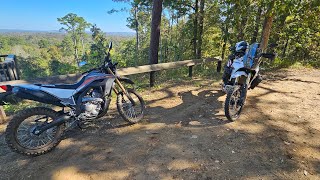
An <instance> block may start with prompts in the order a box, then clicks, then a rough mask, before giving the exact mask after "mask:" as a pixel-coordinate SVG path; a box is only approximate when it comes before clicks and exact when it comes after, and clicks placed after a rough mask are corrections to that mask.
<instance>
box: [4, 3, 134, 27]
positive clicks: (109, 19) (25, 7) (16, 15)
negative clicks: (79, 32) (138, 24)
mask: <svg viewBox="0 0 320 180" xmlns="http://www.w3.org/2000/svg"><path fill="white" fill-rule="evenodd" d="M0 2H1V10H0V29H19V30H40V31H51V30H59V29H60V28H61V27H62V26H61V25H60V24H59V22H58V21H57V18H58V17H63V16H65V15H66V14H68V13H75V14H77V15H78V16H81V17H83V18H84V19H85V20H86V21H87V22H89V23H92V24H97V26H98V27H99V28H101V29H102V30H103V31H105V32H133V30H131V29H129V28H128V27H127V26H126V25H127V17H129V12H118V13H114V14H111V15H110V14H108V13H107V12H108V11H109V10H111V9H113V8H114V9H121V8H125V7H126V8H130V5H129V3H124V2H113V1H112V0H0Z"/></svg>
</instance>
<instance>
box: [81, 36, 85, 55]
mask: <svg viewBox="0 0 320 180" xmlns="http://www.w3.org/2000/svg"><path fill="white" fill-rule="evenodd" d="M83 39H84V38H83V37H82V38H81V45H82V52H81V53H82V56H83V55H84V40H83Z"/></svg>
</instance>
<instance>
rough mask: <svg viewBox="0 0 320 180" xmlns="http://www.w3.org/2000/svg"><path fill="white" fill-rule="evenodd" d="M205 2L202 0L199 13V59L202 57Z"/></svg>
mask: <svg viewBox="0 0 320 180" xmlns="http://www.w3.org/2000/svg"><path fill="white" fill-rule="evenodd" d="M204 3H205V0H200V13H199V34H198V44H197V46H198V47H197V48H198V50H197V59H200V58H201V57H202V54H201V53H202V34H203V18H204Z"/></svg>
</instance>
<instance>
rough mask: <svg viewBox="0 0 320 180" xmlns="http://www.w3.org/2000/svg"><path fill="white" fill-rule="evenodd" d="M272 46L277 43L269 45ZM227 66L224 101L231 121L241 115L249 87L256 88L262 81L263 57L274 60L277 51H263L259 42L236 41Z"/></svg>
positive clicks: (226, 114) (226, 113) (225, 109)
mask: <svg viewBox="0 0 320 180" xmlns="http://www.w3.org/2000/svg"><path fill="white" fill-rule="evenodd" d="M269 47H270V48H274V47H276V44H271V45H269ZM230 50H231V51H232V52H233V54H232V55H230V56H229V60H228V62H227V64H226V66H225V72H224V75H223V81H224V84H223V89H224V91H225V92H226V93H227V97H226V100H225V103H224V111H225V116H226V117H227V118H228V120H230V121H235V120H237V119H238V118H239V117H240V114H241V111H242V109H243V107H244V104H245V101H246V97H247V91H248V89H254V88H255V87H256V86H257V85H258V84H259V83H260V82H261V81H262V78H261V76H260V75H259V69H260V68H259V66H260V64H261V62H262V57H263V58H268V59H271V60H274V58H275V56H276V54H275V53H263V52H262V50H261V49H260V48H259V43H253V44H251V45H250V46H249V44H248V43H247V42H245V41H241V42H238V43H236V45H235V46H234V47H231V48H230Z"/></svg>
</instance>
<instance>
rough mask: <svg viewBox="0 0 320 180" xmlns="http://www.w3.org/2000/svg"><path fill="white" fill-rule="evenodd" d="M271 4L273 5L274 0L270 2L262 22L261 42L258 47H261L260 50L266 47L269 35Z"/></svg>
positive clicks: (271, 19)
mask: <svg viewBox="0 0 320 180" xmlns="http://www.w3.org/2000/svg"><path fill="white" fill-rule="evenodd" d="M273 6H274V1H272V2H271V4H270V6H269V8H268V10H267V13H266V17H265V19H264V23H263V30H262V35H261V44H260V48H261V49H262V51H265V49H266V48H267V45H268V41H269V37H270V32H271V26H272V21H273V17H274V13H273V12H272V11H273Z"/></svg>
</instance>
